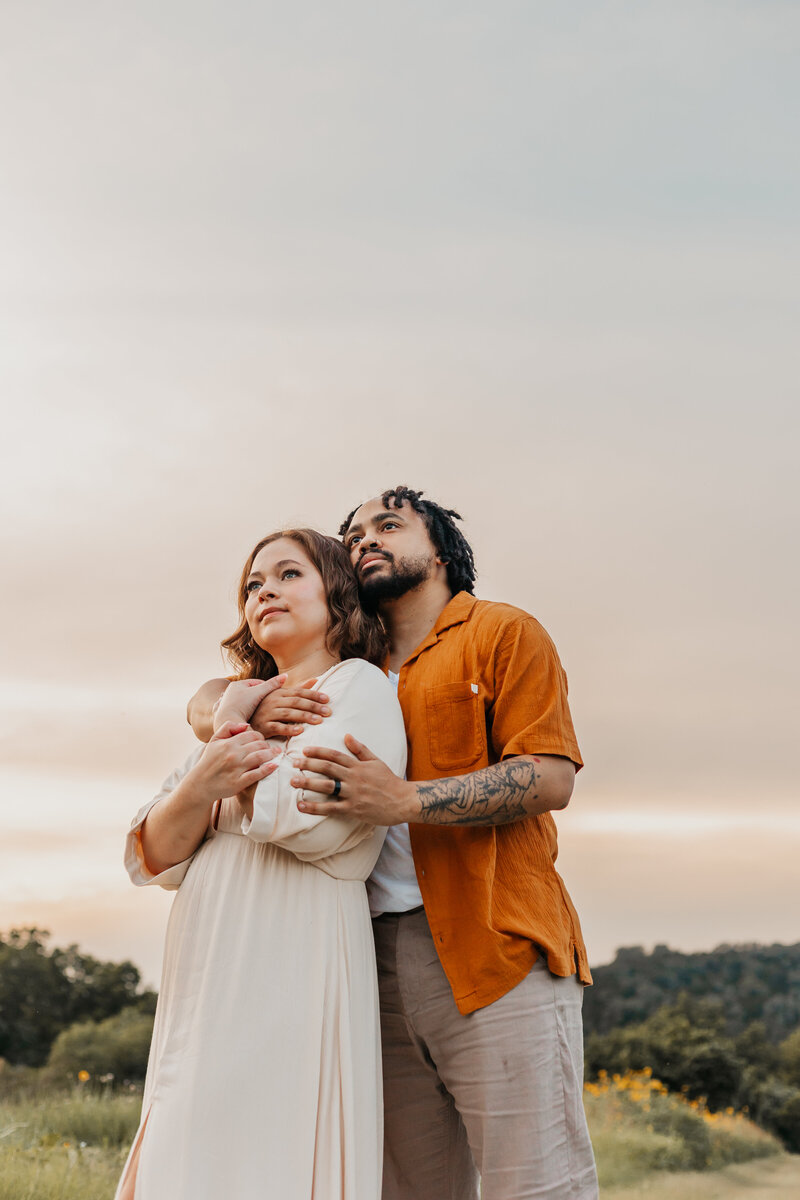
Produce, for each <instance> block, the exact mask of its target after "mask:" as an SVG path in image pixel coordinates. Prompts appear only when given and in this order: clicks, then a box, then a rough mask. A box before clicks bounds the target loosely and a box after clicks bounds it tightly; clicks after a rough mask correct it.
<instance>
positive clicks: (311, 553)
mask: <svg viewBox="0 0 800 1200" xmlns="http://www.w3.org/2000/svg"><path fill="white" fill-rule="evenodd" d="M239 613H240V618H241V624H240V627H239V629H238V630H237V632H236V633H235V634H234V635H233V636H232V637H231V638H229V639H228V640H227V642H225V643H223V645H224V646H226V648H227V649H228V650H229V653H230V654H231V657H232V658H233V660H234V662H235V663H236V665H237V666H238V668H239V672H240V682H237V683H233V684H231V686H230V687H229V688H228V690H227V692H226V693H225V694H224V696H223V697H222V700H221V702H220V705H219V708H218V711H217V714H216V718H215V734H214V737H213V738H212V740H211V741H210V742H209V744H208V746H207V747H201V748H200V749H198V750H197V751H196V752H195V753H194V754H193V755H192V756H191V757H190V758H189V760H188V761H187V763H186V764H185V765H184V767H183V768H181V769H180V770H178V771H176V772H175V773H174V774H173V775H171V776H170V778H169V779H168V780H167V781H166V783H165V784H164V787H163V789H162V791H161V792H160V794H159V795H158V796H157V797H156V798H155V800H153V801H151V803H150V804H148V805H145V807H144V808H143V809H142V810H141V812H140V813H139V814H138V816H137V817H136V819H135V821H134V822H133V825H132V829H131V833H130V835H129V838H128V848H127V854H126V864H127V866H128V870H129V872H130V874H131V878H132V879H133V881H134V883H136V884H140V885H146V884H158V885H160V886H162V887H166V888H173V889H174V888H178V893H177V896H176V898H175V902H174V904H173V908H172V912H171V915H170V921H169V926H168V929H167V940H166V948H165V955H164V968H163V976H162V983H161V992H160V995H159V1002H158V1010H157V1013H156V1022H155V1029H154V1032H153V1044H152V1047H151V1051H150V1062H149V1066H148V1074H147V1082H146V1085H145V1093H144V1103H143V1107H142V1123H141V1125H140V1128H139V1132H138V1134H137V1136H136V1139H135V1141H134V1145H133V1148H132V1150H131V1153H130V1155H129V1158H128V1162H127V1164H126V1167H125V1171H124V1172H123V1176H122V1180H121V1181H120V1185H119V1188H118V1191H117V1198H118V1200H132V1198H133V1197H134V1196H135V1197H136V1200H190V1198H191V1200H204V1198H207V1200H263V1198H265V1197H280V1200H378V1197H379V1195H380V1175H381V1152H382V1144H381V1143H382V1119H381V1104H380V1073H379V1065H378V1064H379V1031H378V1018H377V994H376V983H375V967H374V952H373V947H372V938H371V931H370V923H369V913H368V908H367V900H366V892H365V888H364V880H365V879H366V878H367V876H368V875H369V873H370V871H371V870H372V867H373V866H374V863H375V861H376V859H377V857H378V853H379V851H380V847H381V843H382V840H383V836H384V834H385V830H383V829H375V828H374V827H371V826H366V825H361V824H358V823H356V822H355V821H353V820H352V819H346V818H342V817H327V818H326V817H312V816H309V815H308V814H304V813H301V812H300V811H299V810H298V808H297V802H298V799H300V797H301V796H302V795H303V793H302V791H300V790H298V789H297V788H294V787H292V786H291V782H290V781H291V778H292V775H293V774H294V773H295V767H294V765H293V762H292V760H293V758H295V757H296V754H297V753H298V752H299V751H300V750H301V748H302V747H303V746H304V745H306V744H311V742H312V741H313V742H314V743H316V744H319V743H320V742H321V741H323V742H324V744H325V745H328V746H332V747H335V748H338V749H344V736H345V734H346V733H352V734H353V735H354V736H355V737H357V738H358V739H359V741H364V742H366V743H367V744H368V745H369V746H370V747H372V748H373V749H374V750H375V752H376V753H377V754H378V755H379V756H380V757H381V758H383V759H384V760H385V761H387V762H388V763H389V765H390V766H391V767H392V769H393V770H394V771H397V772H398V773H399V774H402V773H403V770H404V767H405V754H406V740H405V731H404V729H403V720H402V716H401V713H400V709H399V706H398V704H397V700H396V698H395V696H394V694H393V690H392V687H391V685H390V684H389V682H388V681H387V680H386V678H385V677H384V676H383V674H382V673H381V671H379V670H378V668H377V667H376V666H374V665H371V663H370V662H365V661H364V659H365V658H366V659H371V660H372V662H373V663H374V662H375V661H378V660H380V658H381V657H382V655H383V652H384V641H383V635H382V631H381V629H380V626H379V625H378V624H377V622H376V621H374V620H373V619H372V618H369V617H367V616H366V615H365V614H364V613H363V612H362V610H361V608H360V607H359V604H358V597H357V591H356V584H355V580H354V577H353V573H352V569H351V567H350V563H349V560H348V557H347V553H346V551H345V550H344V548H343V546H342V545H341V544H340V543H339V542H337V541H335V540H334V539H333V538H328V537H325V536H324V535H322V534H319V533H315V532H314V531H313V530H308V529H298V530H289V531H288V532H285V533H276V534H272V535H271V536H270V537H267V538H264V539H263V540H262V541H260V542H259V543H258V545H257V546H256V547H255V549H254V550H253V552H252V554H251V555H250V557H249V558H248V560H247V563H246V564H245V568H244V571H243V574H242V579H241V583H240V587H239ZM278 672H280V676H279V677H278V679H277V680H276V679H275V677H276V675H277V673H278ZM309 676H314V677H316V678H317V679H318V684H317V686H318V687H320V688H324V690H325V692H326V693H327V695H328V697H329V699H330V708H331V715H330V716H328V717H326V718H325V719H324V721H323V723H322V724H318V725H315V726H312V727H310V728H308V730H307V731H303V732H302V733H300V734H298V735H297V736H296V737H293V738H291V739H290V740H289V741H288V742H280V741H277V740H275V739H273V740H271V741H265V740H264V739H263V738H262V737H261V735H260V734H257V733H256V732H255V731H253V730H251V729H249V728H248V727H247V725H246V723H245V722H246V721H247V720H248V718H249V717H250V716H251V715H252V713H253V712H254V710H255V708H256V706H257V705H258V703H260V701H261V699H262V698H263V696H264V695H265V694H266V693H267V692H268V691H269V690H270V689H272V688H274V687H275V685H276V683H277V682H281V683H282V682H286V683H287V684H288V685H289V686H295V685H297V684H299V683H300V682H301V681H305V680H306V679H307V678H308V677H309ZM265 680H270V682H268V683H267V682H263V681H265Z"/></svg>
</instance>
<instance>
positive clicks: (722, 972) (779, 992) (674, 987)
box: [583, 942, 800, 1043]
mask: <svg viewBox="0 0 800 1200" xmlns="http://www.w3.org/2000/svg"><path fill="white" fill-rule="evenodd" d="M592 974H593V976H594V987H590V988H587V989H586V991H585V993H584V1009H583V1013H584V1027H585V1029H586V1032H587V1034H588V1033H608V1032H609V1031H610V1030H611V1029H615V1028H618V1027H620V1026H625V1025H632V1024H637V1023H639V1022H641V1021H644V1020H645V1019H646V1018H647V1017H649V1016H650V1015H651V1013H654V1012H655V1011H656V1010H657V1009H658V1008H660V1007H661V1006H662V1005H664V1004H671V1003H674V1001H675V1000H676V999H677V998H678V996H679V995H680V994H681V993H682V992H685V993H687V994H688V995H689V996H692V997H697V998H703V999H706V1000H712V1001H718V1002H719V1003H720V1005H721V1006H722V1009H723V1012H724V1016H725V1026H726V1032H727V1033H728V1034H729V1035H730V1036H732V1037H735V1036H736V1035H737V1034H739V1033H741V1032H742V1030H744V1029H745V1028H746V1027H747V1026H748V1025H750V1024H751V1022H753V1021H762V1022H763V1024H764V1027H765V1030H766V1034H767V1037H768V1038H769V1040H770V1041H771V1042H775V1043H777V1042H780V1041H782V1040H783V1039H784V1038H785V1037H787V1036H788V1035H789V1034H790V1033H791V1032H792V1031H793V1030H794V1029H796V1028H797V1026H798V1025H800V942H799V943H797V944H795V945H793V946H780V945H774V946H757V945H752V946H750V945H746V946H718V947H717V949H716V950H711V951H710V952H708V953H703V954H682V953H681V952H680V951H678V950H670V948H669V947H668V946H656V948H655V949H654V950H653V952H652V954H646V953H645V951H644V950H643V949H642V947H641V946H629V947H626V948H625V949H622V950H618V951H617V956H616V958H615V960H614V962H613V963H609V964H608V965H607V966H604V967H594V968H593V969H592Z"/></svg>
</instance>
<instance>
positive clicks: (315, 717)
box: [311, 716, 322, 725]
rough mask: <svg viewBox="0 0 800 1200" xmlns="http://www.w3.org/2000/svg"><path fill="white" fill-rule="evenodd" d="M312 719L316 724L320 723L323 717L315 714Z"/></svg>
mask: <svg viewBox="0 0 800 1200" xmlns="http://www.w3.org/2000/svg"><path fill="white" fill-rule="evenodd" d="M311 720H312V721H313V722H314V724H315V725H319V723H320V721H321V720H322V717H317V716H314V717H312V718H311Z"/></svg>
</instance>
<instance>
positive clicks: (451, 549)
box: [339, 484, 476, 595]
mask: <svg viewBox="0 0 800 1200" xmlns="http://www.w3.org/2000/svg"><path fill="white" fill-rule="evenodd" d="M422 496H423V493H422V492H415V491H414V490H413V488H409V487H405V486H404V485H402V484H401V485H400V486H399V487H396V488H389V490H388V491H386V492H383V493H382V495H381V503H382V504H383V506H384V508H389V506H390V505H391V507H393V508H402V507H403V505H404V504H410V505H411V507H412V508H413V509H414V512H417V513H419V515H420V516H421V517H422V519H423V521H424V522H425V527H426V529H427V530H428V534H429V535H430V539H431V541H432V542H433V544H434V546H435V547H436V552H437V554H438V555H439V557H440V558H441V559H442V561H443V562H445V563H446V564H447V582H448V584H449V586H450V590H451V592H452V593H453V595H455V594H456V592H469V593H470V594H472V593H473V592H474V584H475V574H476V572H475V559H474V558H473V556H472V547H471V546H470V544H469V542H468V541H467V539H466V538H465V537H464V535H463V533H462V532H461V530H460V529H459V528H458V527H457V525H456V524H455V522H456V521H460V520H462V517H461V515H460V513H457V512H456V511H455V509H452V508H442V506H441V504H437V503H436V502H435V501H434V500H423V499H422ZM360 507H361V505H360V504H359V505H357V506H356V507H355V508H354V509H353V511H352V512H351V513H350V514H349V516H347V517H345V519H344V521H342V524H341V526H340V528H339V537H341V538H343V537H344V536H345V534H346V533H347V531H348V529H349V528H350V524H351V522H352V520H353V517H354V516H355V515H356V513H357V512H358V510H359V508H360Z"/></svg>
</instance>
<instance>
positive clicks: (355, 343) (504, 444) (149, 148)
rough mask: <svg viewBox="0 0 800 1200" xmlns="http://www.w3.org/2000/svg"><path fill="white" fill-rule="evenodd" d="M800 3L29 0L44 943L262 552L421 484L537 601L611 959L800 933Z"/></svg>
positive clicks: (16, 357) (12, 96) (10, 381)
mask: <svg viewBox="0 0 800 1200" xmlns="http://www.w3.org/2000/svg"><path fill="white" fill-rule="evenodd" d="M798 50H800V11H798V8H797V6H796V5H794V4H791V3H781V2H772V0H759V2H758V3H756V2H755V0H753V2H750V3H730V2H726V3H704V4H700V5H699V4H697V3H691V4H690V3H669V4H667V3H661V4H657V3H653V4H647V3H645V4H642V3H632V2H628V3H602V2H601V3H594V4H588V3H575V4H571V5H565V6H561V7H560V8H558V9H554V8H553V6H551V5H548V4H543V3H538V2H535V0H525V3H521V2H520V3H511V2H509V0H499V2H498V3H495V4H494V5H492V6H487V5H485V4H475V3H471V2H469V0H460V2H459V3H458V4H456V3H454V2H451V0H443V2H442V3H440V4H437V5H430V4H421V3H416V2H411V3H407V4H405V5H403V6H397V5H386V4H375V3H369V4H368V3H366V2H365V3H352V2H348V3H343V4H328V5H324V6H323V5H322V4H319V3H315V4H308V3H302V2H301V3H298V4H295V5H293V6H291V7H290V8H287V7H286V6H284V5H281V6H278V5H277V4H270V3H266V4H265V3H263V2H262V3H255V2H252V3H249V2H245V0H226V3H225V4H222V3H219V2H217V3H208V2H205V3H197V2H195V3H192V4H189V3H185V2H183V0H180V2H178V0H174V2H173V3H171V4H169V5H166V6H165V5H164V4H163V3H158V4H156V3H153V2H150V3H139V4H137V5H128V6H110V5H108V4H107V3H100V2H99V0H97V2H95V3H90V2H88V0H72V2H71V3H70V4H69V5H63V4H56V3H54V2H53V0H43V2H42V3H40V4H37V5H29V4H28V5H22V4H14V3H11V2H10V0H5V2H4V3H0V114H2V115H0V155H1V161H2V162H3V164H4V171H3V176H4V179H3V186H2V188H0V319H1V321H2V326H1V328H0V398H1V400H2V418H3V419H2V431H3V437H2V456H3V461H2V471H1V472H0V499H1V500H2V509H3V519H2V523H0V538H2V558H3V566H4V587H3V593H2V594H3V606H4V612H3V622H2V641H3V655H2V664H1V665H0V709H1V710H2V714H3V725H2V737H1V739H0V740H1V741H2V747H3V768H2V773H1V774H0V789H1V791H0V796H1V797H2V807H3V833H2V839H0V856H1V861H0V928H8V927H10V926H11V925H12V924H14V923H20V922H36V923H38V924H40V925H45V926H46V927H48V928H50V929H52V931H53V934H54V936H55V938H56V940H57V941H60V942H62V943H63V942H65V941H69V940H78V941H79V942H80V943H81V945H83V946H84V947H85V948H87V949H89V950H93V951H94V952H96V953H99V954H103V955H107V956H109V957H115V958H118V957H133V958H134V960H135V961H137V962H138V963H139V964H141V965H142V966H143V968H144V969H145V973H146V975H147V977H148V979H150V980H151V981H155V980H157V977H158V969H159V968H158V963H159V959H160V951H161V937H162V929H163V924H164V920H165V915H166V912H167V911H168V907H169V903H170V898H169V896H167V895H165V894H160V893H157V894H150V893H149V892H147V893H141V892H135V891H134V890H133V889H132V888H131V887H130V886H129V884H128V883H127V879H126V877H125V875H124V872H123V870H122V867H121V861H120V844H121V839H122V837H123V834H124V829H125V827H126V825H127V822H128V820H129V817H130V815H132V813H133V812H134V811H135V810H136V809H137V808H138V807H139V805H140V803H142V802H143V801H144V800H145V799H146V798H147V797H148V796H149V795H150V794H152V792H154V791H155V790H156V789H157V787H158V785H159V784H160V781H161V779H162V778H163V777H164V776H165V775H166V774H167V773H168V771H169V770H170V769H171V768H172V766H173V765H174V764H175V763H176V762H178V761H181V760H182V759H183V757H184V756H185V755H186V753H188V751H189V750H190V749H191V746H192V740H191V734H190V732H189V730H188V727H187V726H186V724H185V721H184V707H185V702H186V700H187V698H188V696H189V695H190V694H191V692H192V691H193V690H194V688H195V687H196V686H197V684H198V683H200V682H201V681H202V680H203V679H204V678H206V677H207V676H209V675H211V674H217V673H219V670H220V665H221V659H220V654H219V649H218V646H219V642H220V640H221V638H222V637H224V636H225V635H227V634H228V633H229V632H230V631H231V630H232V628H233V626H234V587H235V581H236V579H237V577H238V573H239V570H240V567H241V564H242V562H243V560H244V558H245V556H246V554H247V553H248V551H249V550H250V548H251V546H252V544H253V543H254V542H255V541H256V540H257V539H258V538H259V537H260V536H262V535H263V534H264V533H266V532H268V531H270V530H272V529H274V528H278V527H281V526H284V525H288V524H293V523H303V524H310V525H314V526H317V527H319V528H322V529H325V530H327V531H329V532H334V531H335V530H336V528H337V527H338V524H339V521H340V520H341V517H342V516H343V515H344V514H345V513H346V512H348V511H349V510H350V508H352V507H353V505H354V504H356V503H358V502H359V501H361V500H363V499H366V498H367V497H369V496H371V495H373V494H375V493H376V492H377V491H379V490H381V489H383V488H384V487H387V486H390V485H394V484H396V483H401V482H402V483H408V484H410V485H412V486H415V487H419V488H424V489H425V490H426V491H427V493H428V494H429V495H431V496H432V497H433V498H434V499H438V500H440V501H442V502H443V503H445V504H446V505H448V506H453V507H456V508H457V509H458V510H459V511H460V512H461V513H462V514H463V517H464V525H465V530H466V532H467V535H468V536H469V537H470V539H471V540H472V542H473V544H474V547H475V551H476V557H477V562H478V568H479V581H478V592H479V594H480V595H482V596H484V597H487V598H490V599H504V600H508V601H511V602H513V603H516V604H519V605H520V606H521V607H523V608H525V609H527V610H529V611H531V612H533V613H534V614H535V615H536V616H538V617H539V619H540V620H541V621H542V622H543V624H544V625H545V626H546V627H547V628H548V629H549V631H550V632H551V633H552V635H553V636H554V638H555V640H556V642H557V645H558V647H559V650H560V652H561V656H562V660H563V661H564V664H565V667H566V669H567V672H568V675H569V679H570V689H571V699H572V704H573V714H574V717H575V722H576V726H577V730H578V735H579V740H580V742H581V746H582V749H583V752H584V756H585V758H586V763H587V765H586V768H585V770H584V772H583V773H582V775H581V777H580V778H579V781H578V785H577V787H576V791H575V796H574V799H573V802H572V804H571V806H570V808H569V809H568V810H567V812H566V813H564V814H563V815H561V816H560V819H559V825H560V828H561V831H562V836H561V857H560V860H559V862H560V867H561V869H562V873H563V875H564V877H565V880H566V882H567V886H568V887H569V889H570V891H571V892H572V894H573V896H574V898H575V900H576V903H577V905H578V908H579V911H580V913H581V915H582V919H583V924H584V929H585V933H586V936H587V940H588V942H589V947H590V953H591V956H592V958H593V961H595V962H600V961H604V960H606V959H608V958H609V957H611V956H612V955H613V952H614V949H615V948H616V947H617V946H618V945H625V944H631V943H639V942H640V943H643V944H645V945H648V946H649V945H652V944H653V943H654V942H668V943H670V944H671V945H673V946H675V947H677V948H683V949H700V948H705V949H707V948H710V947H712V946H713V945H716V944H717V943H719V942H721V941H729V942H737V941H750V940H759V941H796V940H798V938H800V929H799V928H798V921H797V902H796V862H797V856H798V853H800V815H799V813H798V806H797V791H798V789H797V782H796V769H795V762H794V758H795V755H794V753H793V751H794V749H795V746H796V744H797V729H798V703H797V693H798V686H797V680H798V665H799V664H798V660H799V659H800V654H799V653H798V636H797V632H796V627H797V608H798V603H797V600H798V598H797V590H798V589H797V582H798V554H797V544H798V529H797V518H798V507H799V506H798V499H797V497H798V487H797V479H798V444H799V443H798V433H800V430H798V418H797V411H798V396H797V386H796V383H797V374H798V373H797V352H796V337H797V333H796V331H797V327H798V320H797V318H798V291H797V279H798V278H799V277H800V261H799V260H800V228H799V223H798V213H799V212H800V194H799V193H800V164H799V163H798V156H797V152H796V113H797V103H798V91H800V88H799V87H798V83H797V70H796V64H797V57H798Z"/></svg>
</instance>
